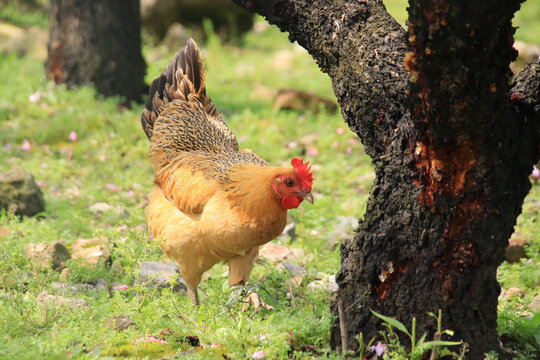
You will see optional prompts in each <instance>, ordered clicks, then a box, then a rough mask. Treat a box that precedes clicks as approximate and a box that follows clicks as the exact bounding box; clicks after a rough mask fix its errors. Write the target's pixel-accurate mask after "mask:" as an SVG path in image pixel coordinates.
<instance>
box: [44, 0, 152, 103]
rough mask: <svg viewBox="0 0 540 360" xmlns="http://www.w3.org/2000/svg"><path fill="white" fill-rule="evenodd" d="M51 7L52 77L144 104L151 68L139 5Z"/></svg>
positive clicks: (103, 1)
mask: <svg viewBox="0 0 540 360" xmlns="http://www.w3.org/2000/svg"><path fill="white" fill-rule="evenodd" d="M50 7H51V8H50V13H49V33H50V40H49V44H48V50H49V55H48V59H47V64H46V72H47V77H48V78H49V79H52V80H54V81H55V82H56V83H57V84H60V83H64V84H66V85H67V86H68V87H74V86H80V85H86V84H93V85H94V86H95V88H96V90H97V91H98V92H99V93H100V94H103V95H106V96H112V95H120V96H122V97H124V98H125V99H126V100H128V101H130V100H135V101H140V100H141V95H143V94H144V92H145V85H144V74H145V72H146V66H145V63H144V59H143V57H142V53H141V37H140V27H141V25H140V14H139V0H122V1H108V0H93V1H87V0H52V1H51V3H50Z"/></svg>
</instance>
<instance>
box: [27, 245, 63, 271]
mask: <svg viewBox="0 0 540 360" xmlns="http://www.w3.org/2000/svg"><path fill="white" fill-rule="evenodd" d="M24 256H25V257H27V258H28V259H30V261H31V262H32V263H34V264H35V265H36V266H39V267H52V268H53V269H58V268H62V267H64V266H65V264H66V262H67V261H68V260H69V259H71V255H70V253H69V251H68V249H67V248H66V246H65V245H64V243H63V242H61V241H52V242H42V243H38V244H28V245H26V246H25V247H24Z"/></svg>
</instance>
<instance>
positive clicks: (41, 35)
mask: <svg viewBox="0 0 540 360" xmlns="http://www.w3.org/2000/svg"><path fill="white" fill-rule="evenodd" d="M48 39H49V34H48V31H47V30H46V29H42V28H40V27H37V26H34V27H31V28H28V29H24V28H19V27H16V26H13V25H10V24H6V23H1V22H0V54H12V53H14V54H16V55H17V56H20V57H23V56H32V57H35V58H37V59H38V60H45V59H46V58H47V41H48Z"/></svg>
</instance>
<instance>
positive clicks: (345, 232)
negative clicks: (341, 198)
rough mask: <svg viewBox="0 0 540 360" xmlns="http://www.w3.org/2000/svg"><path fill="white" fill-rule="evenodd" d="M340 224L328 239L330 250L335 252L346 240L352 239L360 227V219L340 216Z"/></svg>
mask: <svg viewBox="0 0 540 360" xmlns="http://www.w3.org/2000/svg"><path fill="white" fill-rule="evenodd" d="M338 219H340V222H339V224H338V225H337V226H336V228H335V230H334V231H333V232H332V233H331V234H330V236H329V237H328V245H329V248H330V250H332V251H334V250H335V249H336V248H337V247H338V246H339V245H340V244H341V243H342V242H343V241H344V240H347V239H349V238H351V237H352V236H353V234H354V230H355V229H356V228H357V227H358V219H357V218H356V217H354V216H339V217H338Z"/></svg>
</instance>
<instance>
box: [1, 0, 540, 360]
mask: <svg viewBox="0 0 540 360" xmlns="http://www.w3.org/2000/svg"><path fill="white" fill-rule="evenodd" d="M396 3H397V2H396ZM529 3H532V2H531V1H529V2H527V3H526V4H525V6H528V4H529ZM397 5H403V2H400V3H397ZM397 5H396V6H397ZM530 6H533V7H534V5H530ZM389 8H390V11H393V10H392V7H390V4H389ZM6 9H7V10H6ZM10 9H11V10H10ZM401 9H404V6H401ZM2 11H4V12H0V15H2V14H6V11H7V14H9V16H7V17H4V18H8V19H11V20H12V21H13V22H15V23H16V24H18V25H24V26H29V25H43V23H42V19H43V16H44V15H43V14H41V15H39V14H38V15H36V14H35V13H32V14H31V17H25V16H24V15H22V14H20V13H18V12H16V11H14V10H13V8H10V7H9V6H8V7H7V8H4V10H2ZM2 16H3V15H2ZM521 18H522V19H524V20H523V21H524V23H523V25H522V27H523V29H527V28H528V27H529V28H531V29H532V28H534V26H535V24H531V22H533V23H534V21H531V20H530V18H528V17H526V16H523V17H520V19H521ZM518 34H519V33H518ZM536 34H538V32H537V33H536ZM533 42H536V43H539V38H538V37H536V39H533ZM144 53H145V56H147V58H149V57H152V58H154V59H156V61H153V62H152V63H150V64H149V68H148V71H147V74H148V78H147V81H149V80H151V78H153V77H155V76H157V75H158V74H159V73H160V72H161V70H162V68H163V67H164V66H165V65H166V63H167V62H168V61H169V60H170V58H171V57H172V54H167V55H164V56H161V57H159V56H156V55H155V54H156V52H155V49H154V48H152V47H150V46H145V47H144ZM203 55H204V58H205V62H206V66H207V70H208V73H207V79H208V93H209V94H210V96H212V99H213V101H214V102H215V104H216V106H217V107H218V109H220V111H221V112H222V113H223V114H224V115H225V118H226V121H227V123H228V124H229V126H230V127H231V128H232V130H233V131H234V132H235V134H236V136H237V138H238V139H239V141H240V143H241V146H242V147H246V148H251V149H254V150H255V151H256V152H257V153H258V154H259V155H260V156H262V157H263V158H265V159H266V160H268V161H269V162H270V163H271V164H274V165H281V164H282V162H283V161H284V159H290V158H291V157H294V156H299V155H303V154H304V153H305V154H306V155H305V156H306V158H307V159H308V160H311V161H312V163H313V164H314V169H315V187H314V190H315V192H316V193H315V197H316V202H315V204H314V205H313V206H311V205H306V206H302V207H301V208H300V209H298V210H296V211H293V212H292V213H293V215H294V216H295V217H296V218H297V220H298V226H297V234H298V238H297V239H296V241H295V242H294V243H293V244H292V245H290V246H293V247H298V248H302V249H303V250H305V251H306V252H307V253H308V254H310V255H311V256H310V257H309V260H307V261H306V262H305V263H303V265H304V266H305V267H308V268H309V269H310V270H313V271H318V272H321V273H325V274H335V272H336V271H337V270H338V269H339V267H340V258H339V251H338V250H331V248H330V246H329V244H328V243H327V240H326V239H327V238H328V236H329V235H330V233H331V232H332V231H333V230H334V228H335V226H336V225H337V224H338V223H339V219H338V216H358V215H361V214H363V213H364V211H365V205H366V202H367V198H368V195H369V194H368V191H369V190H368V189H369V187H370V185H371V181H372V179H373V175H372V167H371V164H370V159H369V158H368V157H367V156H366V155H365V154H364V152H363V149H362V146H361V144H360V143H359V142H358V141H357V139H356V137H355V136H354V135H353V134H352V133H351V132H349V131H348V130H347V129H346V126H345V124H344V122H343V120H342V118H341V116H340V115H339V114H327V113H324V112H321V113H319V114H317V115H313V114H302V113H299V112H293V111H276V110H274V109H272V106H271V105H272V98H271V97H270V96H268V95H267V94H268V89H270V90H275V89H278V88H285V87H293V88H296V89H303V90H309V91H313V92H315V93H316V94H318V95H321V96H326V97H330V98H332V97H333V93H332V90H331V84H330V80H329V79H328V77H327V76H326V75H325V74H323V73H321V72H320V71H319V69H318V68H317V66H316V65H315V63H314V62H313V61H312V59H311V58H310V57H309V55H307V54H306V52H305V51H304V50H302V49H301V48H299V47H298V46H296V45H293V44H290V43H289V42H288V40H287V38H286V35H285V34H282V33H280V32H279V31H278V30H277V29H275V28H274V27H271V28H269V29H268V30H266V31H264V32H262V33H250V34H248V35H247V36H246V37H245V38H244V39H243V40H242V44H241V46H240V47H235V46H229V45H223V44H221V43H220V42H219V41H217V40H216V39H214V38H212V37H211V38H210V40H209V42H208V43H207V44H206V46H204V49H203ZM38 92H39V96H36V94H38ZM31 95H34V96H35V97H38V98H39V99H38V100H37V101H35V102H31V101H29V97H30V96H31ZM118 104H119V102H118V101H117V99H115V98H107V99H104V98H102V97H100V96H98V95H96V93H95V91H94V90H93V89H92V88H91V87H83V88H80V89H76V90H72V91H67V90H66V89H65V88H64V87H62V86H60V87H56V86H53V85H52V84H51V83H49V82H47V81H46V79H45V78H44V73H43V64H42V63H40V62H39V61H37V60H35V59H32V58H17V57H15V56H4V55H0V125H1V127H2V131H0V146H1V147H0V171H8V170H10V169H12V168H14V167H22V168H25V169H28V170H30V171H31V172H32V173H33V175H34V177H35V178H36V180H37V181H38V182H39V184H40V186H41V187H42V190H43V193H44V196H45V202H46V211H45V212H44V213H43V214H42V216H41V217H38V218H24V219H22V220H21V221H19V220H17V219H14V218H12V217H9V216H8V215H6V214H2V215H0V226H1V227H3V228H6V229H8V233H7V235H4V236H3V237H2V235H0V313H1V314H2V316H1V317H0V332H1V333H2V334H3V336H2V337H1V338H0V358H14V357H16V358H21V359H36V358H40V359H57V358H64V357H66V356H69V357H70V358H75V359H79V358H98V357H102V358H103V357H105V358H106V357H120V358H121V357H125V358H139V357H140V358H145V357H147V358H156V357H166V356H173V355H176V356H178V357H180V358H191V359H208V358H223V356H227V357H228V358H233V359H241V358H249V357H251V356H252V354H253V353H255V352H256V351H264V353H265V354H266V358H271V357H275V358H287V357H289V356H294V357H296V358H298V359H308V358H313V357H316V358H328V359H332V358H340V356H339V355H338V354H336V353H333V352H332V351H331V350H330V346H329V336H328V335H329V331H330V324H331V321H332V318H331V314H330V311H329V306H328V305H329V300H328V294H327V293H326V292H324V291H321V290H312V289H311V288H308V287H307V286H306V285H305V283H304V284H303V285H302V286H301V287H299V288H297V289H291V288H289V287H288V286H287V285H286V284H287V280H288V279H289V278H290V277H291V275H290V274H289V273H288V272H286V271H283V270H280V269H279V268H276V267H275V266H273V265H271V264H269V263H267V262H263V263H262V264H260V265H257V266H256V267H255V269H254V273H253V275H252V280H253V281H254V282H255V283H257V284H260V285H261V286H263V287H264V288H265V289H267V290H268V291H269V293H270V295H271V296H272V298H274V299H275V301H276V311H273V312H263V313H259V314H250V313H242V312H241V311H240V307H241V306H240V304H233V305H231V306H227V305H226V302H227V299H228V298H229V295H230V290H229V289H228V286H227V284H226V282H227V279H226V277H225V276H224V275H223V273H224V271H225V270H226V267H225V266H223V265H217V266H215V267H214V268H213V269H212V270H211V271H210V272H209V277H208V278H206V279H205V280H204V281H203V282H202V284H201V289H202V290H203V291H204V293H205V294H206V297H205V298H203V299H202V305H201V307H200V309H199V310H198V311H197V310H195V309H194V308H193V307H192V306H191V304H190V302H189V300H188V299H187V297H184V296H180V295H178V294H175V293H173V292H171V290H170V289H164V290H161V291H158V290H150V289H147V288H145V287H142V286H140V284H139V282H138V270H139V266H140V263H141V262H142V261H145V260H158V261H160V260H163V254H162V252H161V250H160V249H159V247H158V246H157V244H156V243H154V242H152V241H151V240H149V238H148V233H147V230H146V226H145V224H146V219H145V215H144V208H145V206H146V204H147V195H146V194H147V193H148V191H149V189H150V188H151V185H152V178H153V176H152V169H151V167H150V165H149V163H148V160H147V151H148V141H147V139H146V138H145V136H144V133H143V132H142V130H141V129H140V123H139V118H140V112H141V109H142V106H141V105H134V106H133V107H132V108H125V107H122V106H120V105H118ZM342 129H344V131H342ZM72 131H75V132H76V133H77V135H78V140H77V141H75V142H74V141H70V140H69V134H70V132H72ZM306 135H311V136H306ZM25 140H26V141H28V142H29V144H30V149H29V150H23V149H22V148H21V146H22V144H23V143H24V141H25ZM302 143H304V144H302ZM539 201H540V186H539V185H535V186H533V189H532V191H531V193H530V194H529V196H528V198H527V199H526V202H525V205H524V210H523V214H522V215H521V216H520V218H519V219H518V225H517V230H518V231H519V232H520V233H522V234H523V236H526V237H528V238H529V239H531V241H530V246H529V247H528V252H529V258H530V260H528V261H525V260H524V261H522V262H520V263H517V264H507V263H505V264H503V265H502V266H501V268H500V275H499V278H500V281H501V284H502V286H503V289H508V288H510V287H518V288H520V289H522V292H523V294H522V295H521V296H516V297H511V298H508V299H505V298H501V301H500V317H499V331H500V333H501V338H502V339H503V340H504V345H505V347H507V348H509V349H511V350H512V351H516V352H517V353H516V354H517V355H516V356H518V357H519V356H521V358H523V359H527V358H529V359H532V358H534V356H536V355H537V354H538V348H536V349H535V348H534V346H535V345H534V344H535V342H534V341H536V340H535V337H534V335H535V333H534V331H535V329H536V327H535V326H536V325H535V324H536V323H535V321H536V320H534V318H532V315H533V314H531V313H530V309H529V303H530V302H531V301H532V299H533V297H534V296H535V295H537V294H539V293H540V283H539V281H538V279H539V278H540V277H539V276H538V271H539V270H538V269H539V265H540V254H539V251H540V239H539V236H538V234H540V225H539V221H538V212H539V206H538V202H539ZM97 202H106V203H108V204H110V205H112V206H121V207H123V208H124V209H126V211H127V212H128V215H127V216H126V214H119V213H117V212H115V211H110V212H104V213H102V214H101V216H98V215H96V214H95V213H93V212H92V211H91V210H90V207H91V206H92V205H93V204H95V203H97ZM95 236H100V237H106V238H108V239H109V240H111V241H113V242H114V243H115V247H114V249H113V250H112V260H113V261H117V262H118V263H120V264H121V265H122V268H123V273H122V274H117V273H116V274H115V273H113V272H111V271H110V268H109V265H107V264H103V263H99V264H98V265H96V266H94V267H91V266H87V265H85V264H82V263H80V262H76V261H71V262H70V263H69V264H68V267H69V269H70V273H69V275H68V277H67V279H64V278H61V277H60V274H59V273H58V272H53V271H40V270H38V269H34V268H33V266H32V264H31V263H30V262H29V261H28V260H27V259H26V258H25V257H24V256H23V249H24V247H25V245H26V244H28V243H36V242H42V241H54V240H63V241H65V242H66V244H67V246H68V247H69V246H70V244H72V243H73V242H74V241H75V240H76V239H78V238H90V237H95ZM287 245H289V244H287ZM97 278H104V279H105V280H107V281H108V282H109V283H110V284H112V283H113V282H118V283H119V284H127V285H128V286H129V289H128V290H118V291H112V292H111V293H110V294H109V293H108V292H106V291H104V292H103V291H102V292H94V291H81V292H76V293H70V292H69V290H65V291H64V292H63V294H64V295H65V296H66V297H73V296H76V297H79V298H82V299H84V300H85V301H86V306H82V307H77V308H70V307H69V306H66V305H63V304H60V303H53V304H47V303H44V302H42V301H40V300H39V299H38V297H39V294H40V293H41V292H42V291H44V290H46V291H48V292H49V293H52V292H53V289H52V282H62V281H63V282H66V283H68V284H73V283H79V282H84V281H86V282H92V281H95V280H96V279H97ZM60 293H61V294H62V291H61V292H60ZM263 294H264V292H263ZM269 300H270V298H268V297H267V301H269ZM121 313H124V314H127V315H129V316H130V317H131V319H132V320H133V321H134V322H135V324H136V327H130V328H129V329H127V330H125V331H122V332H117V331H114V330H112V329H111V328H109V327H106V326H104V323H105V321H106V320H107V319H108V318H110V317H111V316H114V315H118V314H121ZM527 316H529V317H530V319H529V318H527ZM443 321H444V319H443ZM152 336H153V337H160V338H162V339H165V340H166V341H167V342H168V344H163V343H161V342H147V341H149V340H148V339H150V337H152ZM190 337H197V338H198V339H199V341H200V343H201V346H191V345H190V344H189V339H192V338H190ZM535 351H536V352H535Z"/></svg>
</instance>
